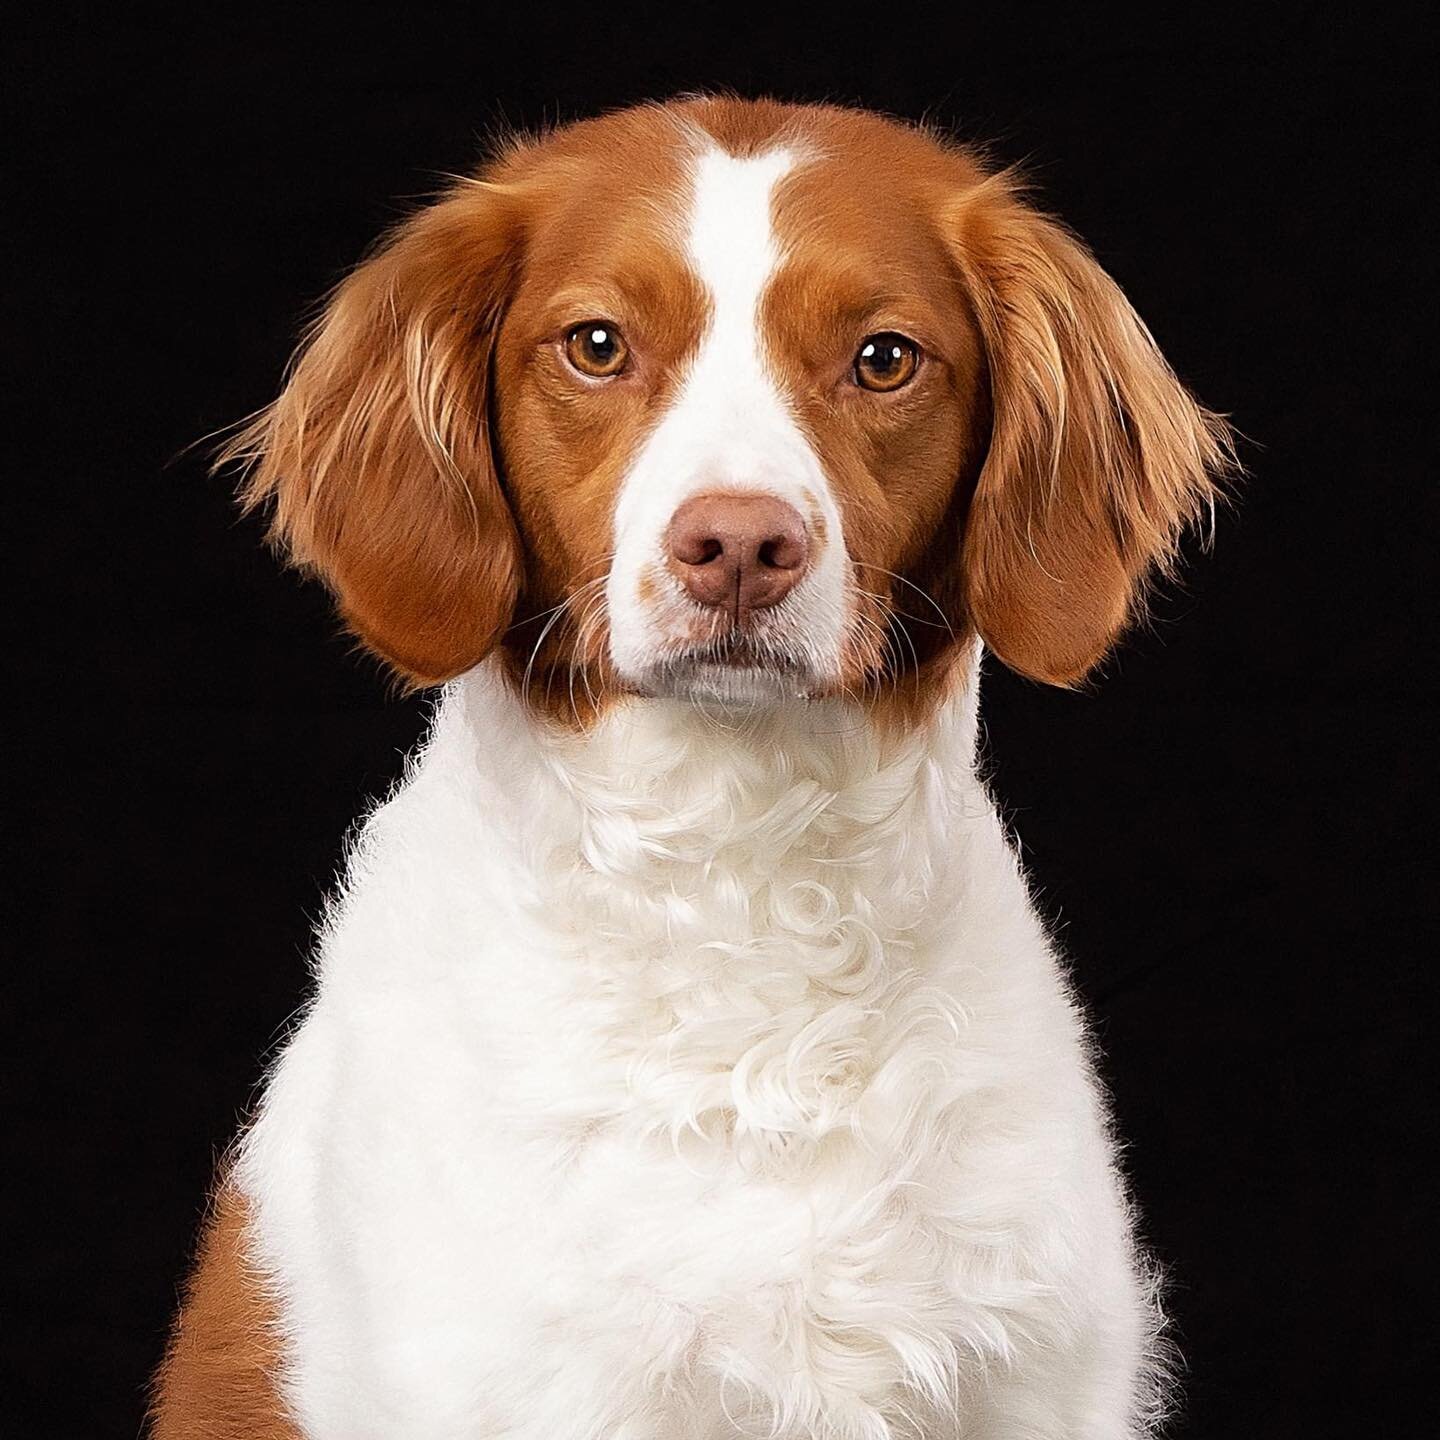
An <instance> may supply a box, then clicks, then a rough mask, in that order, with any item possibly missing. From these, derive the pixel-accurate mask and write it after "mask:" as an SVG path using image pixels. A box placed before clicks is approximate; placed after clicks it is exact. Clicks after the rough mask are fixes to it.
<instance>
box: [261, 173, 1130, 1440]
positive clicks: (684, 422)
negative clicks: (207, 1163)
mask: <svg viewBox="0 0 1440 1440" xmlns="http://www.w3.org/2000/svg"><path fill="white" fill-rule="evenodd" d="M793 163H795V160H794V157H792V156H790V155H788V154H773V155H767V156H762V157H759V158H754V159H748V160H736V159H731V158H729V157H724V156H718V155H715V154H713V153H712V154H707V155H702V156H701V157H700V158H699V159H698V160H697V162H696V166H695V195H694V203H693V211H692V216H691V226H690V240H689V245H690V253H691V256H692V260H693V263H694V265H695V267H696V269H697V272H698V273H699V274H700V275H701V277H702V278H703V279H704V281H705V284H706V286H707V288H708V290H709V292H710V296H711V301H712V313H711V319H710V323H709V328H708V330H707V333H706V335H705V337H704V340H703V343H702V345H701V347H700V349H699V352H698V354H697V357H696V359H695V362H694V365H693V367H692V370H691V372H690V374H689V376H688V377H687V379H686V381H685V383H684V384H683V385H682V386H681V388H680V390H679V392H678V395H677V398H676V401H675V403H674V406H673V408H672V410H671V412H670V413H669V414H668V415H667V416H666V417H665V418H664V419H663V420H662V422H661V423H660V424H659V426H658V427H657V428H656V430H655V431H654V433H653V434H652V435H651V436H650V437H649V439H648V440H647V442H646V443H645V445H644V447H643V449H642V451H641V453H640V454H639V455H638V456H637V458H636V460H635V463H634V465H633V466H632V468H631V470H630V473H629V475H628V478H627V479H626V481H625V486H624V491H623V495H622V498H621V501H620V504H619V513H618V516H617V551H616V557H615V562H614V567H613V571H612V574H611V577H610V581H609V587H610V605H611V616H612V625H613V642H612V643H613V650H614V657H615V659H616V662H617V665H618V666H619V668H620V669H621V670H622V672H623V673H626V674H627V675H629V676H630V677H631V678H632V679H643V678H644V677H645V676H646V675H648V674H650V673H652V672H653V670H654V668H655V667H656V666H657V665H663V663H664V659H665V656H666V654H667V653H668V651H667V647H672V646H673V645H674V644H675V635H676V633H677V631H678V630H679V629H683V622H684V620H685V615H684V611H683V603H688V602H683V603H682V600H681V598H680V597H678V596H672V597H671V598H670V600H668V601H666V602H664V603H662V604H661V605H659V606H658V607H646V606H645V605H642V604H641V603H640V599H639V591H638V586H639V582H640V576H641V575H642V574H643V573H644V572H645V571H646V568H647V567H651V568H652V569H653V568H654V567H655V566H656V564H657V560H658V554H659V544H660V537H661V535H662V533H663V529H664V525H665V524H666V523H667V521H668V519H669V516H670V515H671V514H672V513H673V511H674V508H675V506H676V505H677V504H678V503H679V502H680V501H681V500H682V499H683V498H684V497H685V496H686V495H689V494H693V493H695V492H696V491H697V490H698V489H700V488H703V487H709V486H714V485H717V484H718V485H723V486H724V487H726V488H735V487H763V488H766V489H769V490H771V491H773V492H774V493H776V494H779V495H782V496H783V497H785V498H787V499H790V500H791V501H792V503H795V504H796V505H797V508H801V509H802V513H807V511H806V509H805V507H814V508H816V509H818V510H819V511H820V512H821V513H822V514H823V517H824V520H825V523H826V529H827V533H828V536H829V540H828V543H827V544H826V545H825V546H824V553H823V554H822V555H821V556H820V558H819V560H818V561H817V562H816V564H815V566H814V568H813V569H812V572H811V573H810V574H809V575H808V576H807V577H806V579H805V580H804V581H803V582H802V583H801V585H800V586H799V587H797V589H796V591H795V592H794V593H793V594H792V595H791V596H790V597H789V598H788V599H787V600H786V602H785V603H784V605H782V606H781V607H779V608H778V610H777V612H775V614H774V615H772V616H770V617H768V619H769V620H770V621H771V622H773V625H774V633H773V636H772V638H773V639H774V640H775V643H776V645H777V646H778V645H782V644H788V645H792V646H800V645H804V646H808V650H807V652H806V653H807V654H808V655H809V657H810V661H811V664H812V666H813V669H814V673H816V674H821V673H825V668H826V667H827V666H829V667H831V669H832V670H833V667H834V665H835V663H836V661H837V657H838V653H839V649H838V647H839V644H840V638H841V635H842V633H843V628H844V623H845V617H846V605H847V604H848V599H847V596H846V594H845V590H844V579H843V577H844V574H845V571H846V568H847V567H846V564H845V559H844V547H843V535H842V531H841V525H840V516H839V513H838V511H837V509H836V506H835V502H834V499H833V497H832V496H831V494H830V490H829V487H828V485H827V484H826V481H825V476H824V474H823V473H822V471H821V468H820V465H819V462H818V460H817V459H816V457H815V455H814V453H813V451H812V450H811V448H810V446H809V444H808V443H807V442H806V440H805V438H804V436H803V435H802V434H801V432H800V430H799V429H798V427H797V426H796V424H795V423H794V421H793V419H792V417H791V416H790V414H789V412H788V410H787V408H786V405H785V403H784V400H783V398H782V396H781V394H780V392H779V390H778V388H777V386H776V384H775V382H774V380H773V379H772V377H770V376H769V375H768V373H767V371H766V367H765V362H764V354H763V346H762V344H761V342H760V340H759V338H758V326H757V316H758V305H759V300H760V297H761V295H762V293H763V288H764V285H765V283H766V280H767V277H768V276H769V275H770V274H771V273H772V271H773V269H774V266H775V263H776V256H775V253H774V242H773V238H772V236H771V231H770V224H769V206H770V203H771V195H772V192H773V188H774V186H775V184H776V182H777V181H778V179H779V178H780V177H781V176H782V175H783V174H784V173H786V170H787V169H788V168H789V167H790V166H791V165H792V164H793ZM978 679H979V677H978V660H976V659H974V658H973V657H972V662H971V668H970V673H969V676H968V679H967V682H966V684H965V686H964V687H963V689H962V690H961V691H960V692H958V693H957V695H956V696H955V697H954V698H953V699H952V700H950V701H948V702H947V703H946V705H945V707H944V708H943V709H942V711H941V713H940V714H939V715H938V717H937V718H936V720H935V721H934V722H933V724H931V725H929V726H925V727H920V728H917V729H914V730H912V731H911V732H909V733H908V734H906V735H904V736H896V737H893V738H885V737H884V736H882V735H881V734H880V733H879V732H877V731H876V730H875V729H873V728H872V727H871V725H870V723H869V721H868V719H867V717H866V713H865V712H864V711H863V710H861V709H859V708H856V707H854V706H852V705H850V704H849V703H848V702H842V701H824V702H818V701H812V702H807V701H805V700H803V699H799V698H791V699H789V700H787V701H785V702H784V703H781V704H774V705H764V706H757V707H755V708H753V709H752V710H751V711H750V712H749V713H747V714H744V715H737V714H736V713H735V711H734V710H722V711H720V712H718V713H711V712H707V711H706V710H705V709H704V708H697V707H695V706H692V705H690V704H686V703H682V702H680V701H678V700H667V699H654V698H651V699H634V700H631V701H629V702H627V703H625V704H623V705H620V706H617V707H616V708H614V709H612V710H610V711H608V712H607V714H606V716H605V718H604V719H603V720H602V721H601V722H600V723H599V724H598V725H597V726H596V728H594V729H593V730H592V731H591V732H590V733H589V734H587V735H583V736H582V735H577V734H573V733H568V732H567V733H562V732H559V731H555V730H552V729H550V728H549V727H548V726H547V724H546V723H545V722H544V721H543V720H541V719H540V718H538V717H537V716H536V715H535V714H533V713H532V712H531V711H530V710H529V709H528V708H527V707H526V705H525V704H524V703H523V701H522V700H521V699H520V698H518V696H516V695H515V694H514V693H513V692H512V691H511V690H510V689H509V688H507V685H506V683H505V682H504V681H503V680H502V679H501V678H500V676H499V675H498V673H497V672H495V671H494V670H493V669H492V668H491V666H490V665H488V664H487V665H485V666H482V667H481V668H480V669H478V670H477V671H475V672H472V673H471V674H470V675H468V676H466V677H464V678H463V679H461V680H459V681H457V682H455V683H453V684H452V685H451V686H450V687H449V688H448V689H447V691H446V692H445V694H444V697H443V699H442V701H441V703H440V706H439V710H438V713H437V715H436V718H435V723H434V728H433V731H432V734H431V736H430V739H429V741H428V743H427V744H426V746H425V748H424V750H423V753H422V754H421V755H420V756H419V758H418V759H417V760H416V762H415V764H414V765H413V767H412V769H411V771H410V773H409V775H408V777H407V779H406V781H405V783H404V784H403V785H402V786H401V787H400V789H399V790H398V791H397V793H396V794H395V795H394V796H393V797H392V798H391V799H390V800H389V801H388V802H387V803H386V804H384V805H383V806H381V807H380V808H379V809H378V810H377V811H376V812H375V813H374V814H373V815H372V816H371V817H370V819H369V820H368V822H367V823H366V825H365V827H364V829H363V831H362V833H361V835H360V838H359V840H358V841H357V843H356V845H355V848H354V853H353V855H352V857H351V860H350V864H349V868H348V873H347V877H346V880H345V883H344V887H343V893H342V895H341V896H340V898H339V899H338V900H337V901H336V903H335V904H334V906H333V907H332V910H331V912H330V914H329V917H328V919H327V921H326V924H325V928H324V934H323V937H322V943H321V946H320V953H319V961H318V984H317V994H316V997H315V1000H314V1003H313V1005H312V1006H311V1007H310V1010H309V1012H308V1014H307V1015H306V1017H305V1019H304V1021H303V1023H302V1024H301V1025H300V1027H299V1029H298V1031H297V1033H296V1034H295V1036H294V1037H293V1039H292V1040H291V1041H290V1043H289V1044H288V1046H287V1047H286V1049H285V1051H284V1054H283V1056H282V1057H281V1059H280V1061H279V1063H278V1065H277V1066H276V1068H275V1071H274V1073H273V1075H272V1077H271V1079H270V1082H269V1085H268V1087H267V1090H266V1093H265V1098H264V1101H263V1104H262V1106H261V1109H260V1113H259V1116H258V1119H257V1122H256V1124H255V1126H254V1127H253V1129H252V1130H251V1132H250V1133H249V1135H248V1136H247V1137H246V1139H245V1141H244V1143H243V1147H242V1150H241V1153H240V1158H239V1163H238V1166H237V1170H236V1178H237V1181H238V1183H239V1184H240V1186H241V1187H242V1189H243V1190H244V1192H245V1193H246V1194H247V1195H248V1196H249V1198H250V1201H251V1206H252V1214H253V1216H254V1234H253V1242H254V1248H255V1253H256V1256H257V1258H258V1259H259V1261H260V1263H261V1264H262V1265H263V1266H264V1268H265V1270H266V1271H267V1272H268V1274H269V1276H270V1279H271V1282H272V1284H273V1286H274V1289H275V1292H276V1296H277V1300H278V1302H279V1307H280V1314H281V1319H282V1324H283V1327H284V1330H285V1333H286V1336H287V1338H288V1344H287V1355H288V1365H287V1368H286V1374H285V1384H286V1393H287V1395H288V1397H289V1399H290V1402H291V1404H292V1405H293V1408H294V1411H295V1413H296V1415H297V1416H298V1417H299V1419H300V1421H301V1423H302V1425H303V1427H304V1430H305V1432H306V1434H307V1435H308V1436H310V1437H314V1440H490V1437H509V1440H720V1437H726V1436H737V1435H738V1436H771V1437H776V1440H802V1437H805V1440H900V1437H906V1436H924V1437H929V1440H942V1437H951V1440H954V1437H961V1436H963V1437H965V1440H1002V1437H1003V1440H1123V1437H1131V1436H1138V1435H1140V1434H1141V1433H1142V1431H1143V1429H1144V1426H1145V1423H1146V1417H1147V1415H1148V1414H1149V1412H1150V1409H1151V1408H1152V1401H1153V1393H1154V1387H1153V1385H1152V1369H1153V1367H1152V1366H1151V1364H1150V1362H1149V1359H1148V1356H1149V1353H1150V1351H1151V1350H1152V1349H1153V1345H1154V1340H1155V1332H1156V1328H1157V1316H1156V1313H1155V1310H1154V1308H1153V1303H1152V1301H1151V1298H1150V1296H1149V1291H1148V1286H1147V1282H1146V1278H1145V1276H1144V1273H1143V1269H1142V1267H1141V1266H1140V1265H1139V1264H1138V1262H1137V1259H1136V1256H1135V1254H1134V1251H1133V1248H1132V1244H1131V1239H1130V1227H1129V1219H1128V1215H1127V1211H1126V1204H1125V1200H1124V1195H1123V1189H1122V1186H1121V1183H1120V1181H1119V1178H1118V1176H1117V1173H1116V1170H1115V1166H1114V1160H1113V1152H1112V1146H1111V1143H1110V1140H1109V1138H1108V1134H1107V1126H1106V1116H1105V1109H1104V1105H1103V1103H1102V1100H1101V1098H1100V1097H1099V1095H1098V1094H1097V1090H1096V1086H1095V1082H1094V1079H1093V1075H1092V1072H1091V1068H1090V1064H1089V1060H1088V1056H1087V1042H1086V1037H1085V1032H1084V1026H1083V1024H1082V1022H1081V1019H1080V1017H1079V1016H1078V1014H1077V1012H1076V1009H1075V1005H1074V1003H1073V1000H1072V998H1071V995H1070V993H1069V990H1068V988H1067V986H1066V984H1065V982H1064V979H1063V977H1062V974H1061V971H1060V968H1059V966H1058V964H1057V962H1056V959H1055V957H1054V955H1053V953H1052V951H1051V949H1050V946H1049V944H1048V942H1047V939H1046V936H1045V934H1044V932H1043V929H1042V927H1041V925H1040V924H1039V922H1038V921H1037V919H1036V917H1035V914H1034V911H1033V909H1032V907H1031V905H1030V902H1029V898H1028V896H1027V894H1026V889H1025V883H1024V880H1023V878H1022V876H1021V873H1020V871H1019V869H1018V866H1017V863H1016V860H1015V857H1014V855H1013V853H1012V851H1011V849H1010V846H1009V844H1008V843H1007V840H1006V837H1005V835H1004V833H1003V830H1002V827H1001V824H1000V822H999V820H998V818H997V816H996V813H995V810H994V808H993V806H992V805H991V803H990V801H989V799H988V797H987V795H986V794H985V791H984V789H983V787H982V786H981V785H980V783H979V782H978V781H977V779H976V777H975V773H974V748H975V729H976V720H975V705H976V697H977V689H978ZM701 688H704V687H703V685H702V687H701Z"/></svg>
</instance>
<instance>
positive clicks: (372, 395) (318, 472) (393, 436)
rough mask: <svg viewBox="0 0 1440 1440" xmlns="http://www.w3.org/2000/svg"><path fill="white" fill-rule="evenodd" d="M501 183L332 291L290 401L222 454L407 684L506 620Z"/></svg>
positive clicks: (514, 245) (471, 188) (508, 532)
mask: <svg viewBox="0 0 1440 1440" xmlns="http://www.w3.org/2000/svg"><path fill="white" fill-rule="evenodd" d="M518 221H519V217H518V215H517V213H516V209H515V203H514V200H513V198H512V196H511V195H510V193H509V192H508V191H507V190H506V189H505V188H503V187H499V186H494V185H489V184H485V183H483V182H478V181H471V182H465V183H463V184H461V185H459V186H457V187H456V188H455V189H454V190H453V191H451V192H450V193H449V194H448V195H447V196H446V197H445V198H443V199H442V200H440V201H439V202H438V203H436V204H435V205H433V206H431V207H430V208H429V209H427V210H424V211H422V212H421V213H419V214H418V215H416V216H414V217H413V218H412V219H410V220H408V221H407V222H405V223H404V224H403V225H401V226H400V227H399V229H398V230H396V231H395V233H394V234H393V235H392V236H391V237H390V238H389V239H388V240H387V241H386V242H385V243H384V244H383V245H382V247H381V248H380V249H379V251H378V252H377V253H376V254H375V255H374V256H373V257H372V258H371V259H369V260H367V261H366V262H365V263H364V264H362V265H361V266H360V267H359V268H358V269H357V270H356V271H354V273H353V274H351V275H350V276H349V278H348V279H346V280H345V281H344V282H343V283H342V284H341V285H340V286H339V287H338V288H337V290H336V291H335V293H334V295H333V296H332V298H331V300H330V302H329V304H328V305H327V306H326V308H325V311H324V313H323V314H322V316H321V317H320V319H319V320H318V322H317V323H316V324H315V325H314V326H313V327H312V329H311V330H310V332H309V334H308V335H307V337H306V339H305V341H304V343H303V344H302V346H301V347H300V350H299V351H298V353H297V354H296V357H295V359H294V361H293V362H292V365H291V369H290V373H289V379H288V382H287V384H286V386H285V389H284V391H283V393H282V394H281V395H280V397H279V399H277V400H276V401H275V402H274V404H273V405H271V406H270V407H269V408H268V409H266V410H264V411H262V412H261V413H260V414H259V415H258V416H257V417H256V418H255V419H254V420H253V421H251V422H250V423H249V424H248V425H247V426H246V427H245V428H244V429H243V430H242V431H241V432H240V433H239V434H238V435H237V436H236V437H235V438H234V439H233V440H232V441H231V442H230V443H229V444H228V445H227V446H226V447H225V449H224V451H223V452H222V454H221V457H220V459H221V463H222V464H224V463H226V462H228V461H234V460H240V461H243V462H245V463H246V464H247V466H248V470H247V475H246V480H245V485H244V488H243V491H242V499H243V502H244V503H245V505H246V506H247V507H253V506H257V505H260V504H263V503H267V502H273V505H274V511H273V522H272V527H271V534H272V538H274V540H275V541H276V542H277V543H278V544H279V545H280V546H281V547H282V548H283V549H284V550H285V551H286V552H287V553H288V554H289V556H290V557H291V558H292V559H293V560H294V561H295V562H296V563H297V564H298V565H300V566H301V567H303V568H305V569H307V570H310V571H312V572H314V573H316V574H318V575H319V576H321V577H322V578H323V579H324V580H325V582H326V583H327V584H328V585H329V586H330V588H331V589H332V590H333V591H334V593H335V595H336V598H337V600H338V602H339V608H340V612H341V614H342V615H343V616H344V618H345V621H346V623H347V624H348V626H349V627H350V629H351V630H352V631H353V632H354V633H355V634H356V635H357V636H358V637H359V638H360V639H361V640H362V641H363V642H364V643H365V645H367V646H368V647H369V648H370V649H371V650H372V651H374V652H375V653H376V654H377V655H379V656H380V657H381V658H383V659H384V660H386V661H387V662H389V664H390V665H392V666H393V667H394V668H395V669H396V670H397V671H399V672H400V673H401V675H403V676H404V677H405V678H406V679H407V680H409V681H410V682H411V683H414V684H419V685H430V684H436V683H438V682H440V681H442V680H446V679H448V678H449V677H450V676H452V675H456V674H458V673H460V672H461V671H463V670H466V669H468V668H469V667H470V666H472V665H473V664H475V663H476V661H478V660H479V659H480V658H481V657H482V656H483V655H484V654H485V653H486V652H487V651H488V650H490V648H491V647H492V646H493V645H494V644H495V643H496V640H497V639H498V637H499V635H500V634H501V632H502V631H503V630H504V628H505V627H506V626H507V625H508V624H509V623H510V619H511V615H512V613H513V611H514V607H515V600H516V595H517V592H518V589H519V584H520V575H521V552H520V546H519V541H518V538H517V534H516V529H515V523H514V520H513V519H512V517H511V514H510V511H509V507H508V506H507V505H506V503H505V499H504V497H503V495H502V493H501V489H500V481H499V477H498V475H497V471H496V463H495V459H494V457H493V456H492V454H491V448H490V440H489V435H488V429H489V425H488V414H487V412H488V398H489V397H488V393H487V392H488V385H489V374H490V362H491V350H492V347H493V342H494V335H495V329H496V326H497V324H498V321H499V317H500V314H501V313H502V311H503V309H504V306H505V300H506V296H507V294H508V291H509V287H510V282H511V279H512V276H513V274H514V270H515V267H516V264H517V252H518V244H519V223H518Z"/></svg>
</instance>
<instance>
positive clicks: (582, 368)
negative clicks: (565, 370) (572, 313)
mask: <svg viewBox="0 0 1440 1440" xmlns="http://www.w3.org/2000/svg"><path fill="white" fill-rule="evenodd" d="M629 355H630V351H629V348H628V347H627V346H626V344H625V337H624V336H623V335H621V333H620V332H619V331H618V330H617V329H616V328H615V327H614V326H613V325H611V324H610V323H609V321H607V320H587V321H586V322H585V323H584V324H583V325H577V326H576V327H575V328H574V329H573V330H572V331H571V332H570V333H569V334H568V335H567V336H566V337H565V358H566V359H567V360H568V361H569V362H570V363H571V365H573V366H574V367H575V369H577V370H578V371H579V372H580V373H581V374H582V375H588V376H590V377H591V379H593V380H608V379H609V378H610V376H612V375H618V374H619V373H620V372H621V371H622V370H623V369H624V368H625V361H626V359H627V358H628V357H629Z"/></svg>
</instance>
